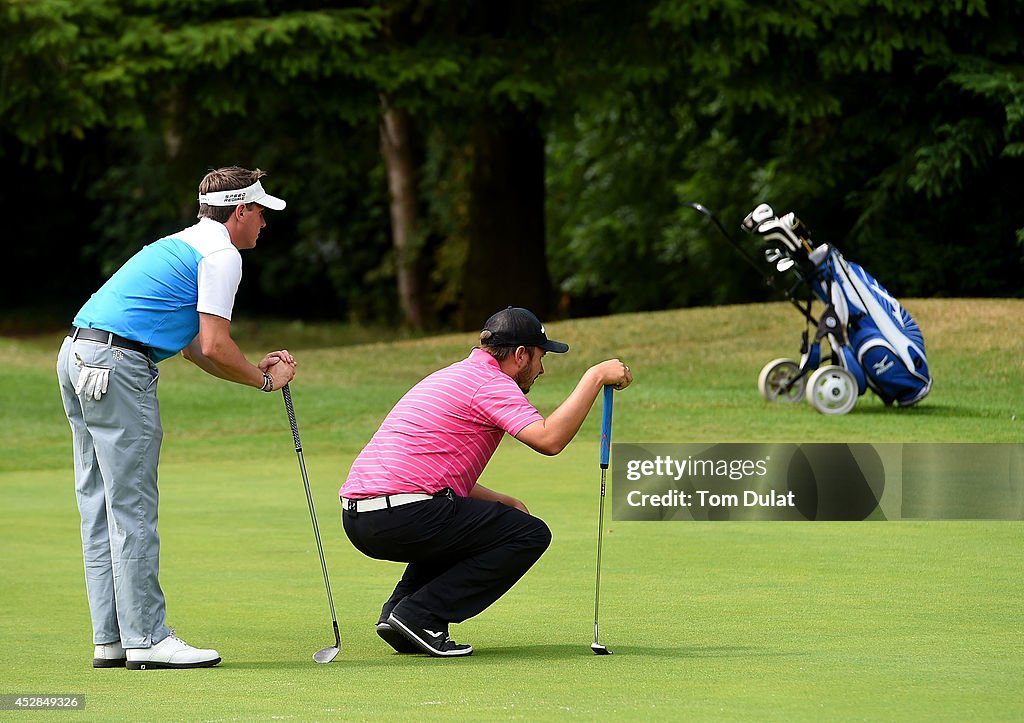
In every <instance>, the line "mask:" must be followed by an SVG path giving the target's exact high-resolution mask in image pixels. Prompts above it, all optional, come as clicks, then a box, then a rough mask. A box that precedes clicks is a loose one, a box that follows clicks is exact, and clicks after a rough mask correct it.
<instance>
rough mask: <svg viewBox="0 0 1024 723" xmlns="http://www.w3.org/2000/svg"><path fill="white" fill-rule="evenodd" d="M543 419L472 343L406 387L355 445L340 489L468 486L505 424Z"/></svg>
mask: <svg viewBox="0 0 1024 723" xmlns="http://www.w3.org/2000/svg"><path fill="white" fill-rule="evenodd" d="M541 419H543V417H542V416H541V414H540V412H538V411H537V410H536V408H534V406H533V405H532V404H530V402H528V401H527V400H526V395H525V394H523V391H522V390H521V389H520V388H519V386H518V385H517V384H516V383H515V381H514V380H513V379H512V378H511V377H510V376H508V375H507V374H505V372H503V371H502V370H501V367H500V366H499V365H498V362H497V360H496V359H495V358H494V357H492V356H491V355H490V354H488V353H487V352H485V351H483V350H482V349H474V350H473V351H472V352H471V353H470V355H469V356H468V357H467V358H466V359H463V360H462V361H460V362H456V363H455V364H452V365H451V366H449V367H445V368H444V369H441V370H439V371H436V372H434V373H433V374H431V375H430V376H428V377H427V378H426V379H424V380H423V381H421V382H420V383H419V384H417V385H416V386H414V387H413V388H412V389H410V390H409V391H408V392H407V393H406V394H405V396H404V397H402V399H401V400H399V402H398V404H396V405H395V407H394V408H393V409H392V410H391V412H390V413H389V414H388V416H387V417H386V418H385V419H384V422H383V423H382V424H381V425H380V429H378V430H377V433H376V434H374V435H373V438H372V439H371V440H370V442H369V443H368V444H367V445H366V447H364V448H363V451H362V452H360V453H359V456H358V457H356V459H355V461H354V462H353V463H352V468H351V469H350V470H349V473H348V479H346V480H345V484H344V485H342V487H341V490H340V492H341V496H342V497H346V498H349V499H362V498H365V497H378V496H380V495H392V494H401V493H405V492H425V493H427V494H434V493H436V492H440V491H441V490H443V489H445V488H446V487H450V488H451V489H452V490H454V491H455V494H457V495H460V496H462V497H468V496H469V493H470V490H472V489H473V486H474V485H476V482H477V479H479V477H480V474H481V473H482V472H483V470H484V467H485V466H486V465H487V462H488V461H490V459H491V456H492V455H493V454H494V451H495V450H496V449H497V448H498V443H499V442H501V438H502V436H503V435H504V434H505V432H508V433H509V434H511V435H512V436H515V435H517V434H519V432H521V431H522V430H523V429H524V428H525V427H527V426H528V425H530V424H533V423H534V422H536V421H538V420H541Z"/></svg>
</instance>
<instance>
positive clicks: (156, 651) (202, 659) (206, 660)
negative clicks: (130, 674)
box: [125, 630, 220, 670]
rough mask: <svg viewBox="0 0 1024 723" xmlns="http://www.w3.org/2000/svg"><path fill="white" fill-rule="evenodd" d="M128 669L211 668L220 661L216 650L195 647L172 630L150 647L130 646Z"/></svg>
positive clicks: (127, 651)
mask: <svg viewBox="0 0 1024 723" xmlns="http://www.w3.org/2000/svg"><path fill="white" fill-rule="evenodd" d="M125 652H126V653H127V654H128V661H127V663H126V667H127V668H128V670H151V669H153V668H209V667H210V666H212V665H216V664H217V663H219V662H220V653H218V652H217V651H216V650H204V649H203V648H193V647H192V646H191V645H189V644H188V643H186V642H185V641H184V640H182V639H181V638H179V637H178V636H177V635H175V634H174V631H173V630H172V631H171V634H170V635H168V636H167V637H166V638H164V639H163V640H161V641H160V642H159V643H157V644H156V645H153V646H151V647H148V648H128V650H126V651H125Z"/></svg>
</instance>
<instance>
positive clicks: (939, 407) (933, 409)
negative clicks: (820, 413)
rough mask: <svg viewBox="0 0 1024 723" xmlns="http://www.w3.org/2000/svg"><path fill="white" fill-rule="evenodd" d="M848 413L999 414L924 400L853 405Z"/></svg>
mask: <svg viewBox="0 0 1024 723" xmlns="http://www.w3.org/2000/svg"><path fill="white" fill-rule="evenodd" d="M850 414H856V415H857V416H870V415H874V416H884V415H889V414H900V415H907V416H910V417H942V418H950V419H955V418H961V419H986V418H991V417H994V416H999V415H998V414H993V412H992V411H991V410H984V409H972V408H970V407H961V406H954V405H951V404H929V403H928V402H926V401H925V402H921V404H915V405H914V406H912V407H895V406H893V407H879V406H876V405H871V406H869V405H862V406H857V407H854V409H853V411H851V412H850Z"/></svg>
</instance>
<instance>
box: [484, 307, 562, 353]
mask: <svg viewBox="0 0 1024 723" xmlns="http://www.w3.org/2000/svg"><path fill="white" fill-rule="evenodd" d="M480 344H481V346H536V347H540V348H541V349H543V350H544V351H553V352H555V353H557V354H564V353H565V352H567V351H569V345H568V344H563V343H562V342H560V341H551V340H550V339H548V335H547V334H546V333H545V332H544V325H543V324H541V323H540V319H538V318H537V317H536V316H535V315H534V313H533V312H532V311H530V310H529V309H523V308H521V307H518V306H510V307H508V308H507V309H502V310H501V311H499V312H498V313H497V314H494V315H493V316H491V318H490V319H488V320H487V321H486V322H485V323H484V328H483V330H482V331H481V332H480Z"/></svg>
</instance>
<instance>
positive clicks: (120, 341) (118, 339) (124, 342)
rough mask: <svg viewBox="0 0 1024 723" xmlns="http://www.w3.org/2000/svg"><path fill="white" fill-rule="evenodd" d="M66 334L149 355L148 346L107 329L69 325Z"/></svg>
mask: <svg viewBox="0 0 1024 723" xmlns="http://www.w3.org/2000/svg"><path fill="white" fill-rule="evenodd" d="M68 336H70V337H71V338H72V339H85V340H86V341H98V342H100V343H101V344H110V346H116V347H118V348H120V349H130V350H131V351H137V352H139V353H140V354H145V355H146V356H149V347H148V346H146V345H145V344H142V343H140V342H137V341H132V340H131V339H125V338H124V337H123V336H118V335H117V334H112V333H110V332H109V331H103V330H102V329H83V328H81V327H79V326H73V327H71V331H70V332H68Z"/></svg>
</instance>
